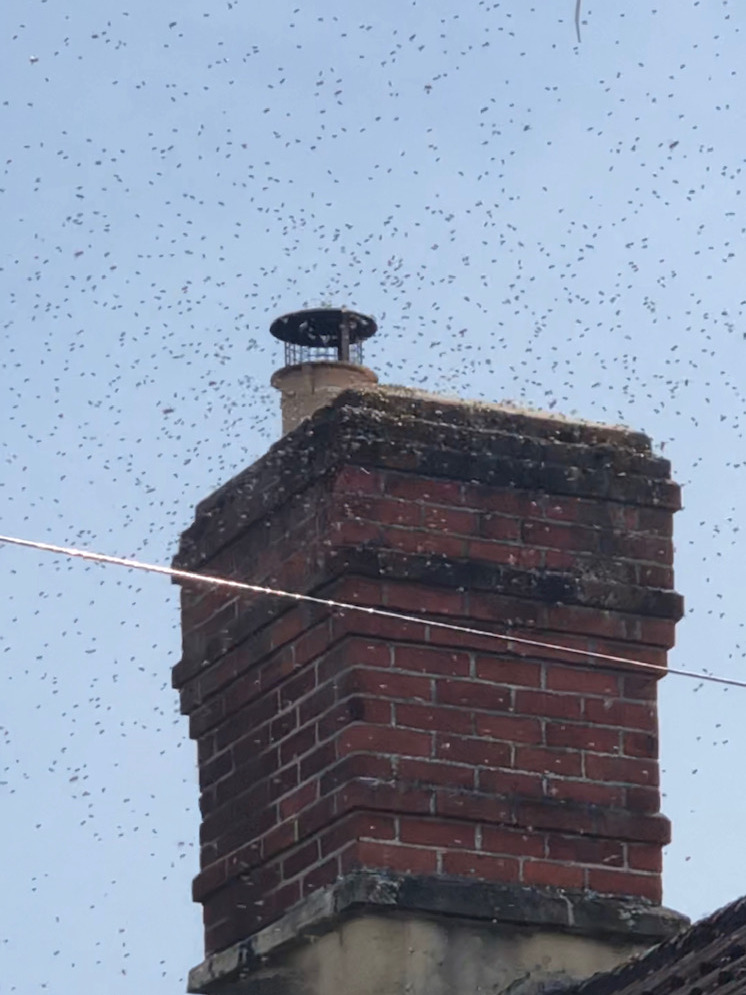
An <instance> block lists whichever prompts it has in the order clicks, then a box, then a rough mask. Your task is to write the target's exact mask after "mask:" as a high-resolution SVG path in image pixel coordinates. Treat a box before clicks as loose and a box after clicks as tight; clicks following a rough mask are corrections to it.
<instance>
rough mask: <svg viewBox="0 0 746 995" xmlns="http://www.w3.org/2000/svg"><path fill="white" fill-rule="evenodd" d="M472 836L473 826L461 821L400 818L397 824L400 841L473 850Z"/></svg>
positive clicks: (442, 847)
mask: <svg viewBox="0 0 746 995" xmlns="http://www.w3.org/2000/svg"><path fill="white" fill-rule="evenodd" d="M474 837H475V827H474V826H473V825H468V824H467V823H463V822H443V821H441V820H438V819H408V818H402V820H401V823H400V826H399V839H400V841H401V842H402V843H416V844H418V845H421V846H434V847H439V848H440V849H450V848H451V847H460V848H461V849H468V850H473V849H474V846H475V843H474Z"/></svg>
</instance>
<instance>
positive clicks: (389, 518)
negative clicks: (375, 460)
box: [336, 497, 422, 527]
mask: <svg viewBox="0 0 746 995" xmlns="http://www.w3.org/2000/svg"><path fill="white" fill-rule="evenodd" d="M336 507H337V508H338V509H339V513H340V514H341V516H342V517H344V518H354V519H363V520H365V521H369V522H378V523H379V524H380V525H405V526H411V527H417V526H419V525H420V524H421V523H422V506H421V505H419V504H415V503H413V502H412V501H396V500H394V499H392V498H388V497H365V498H343V499H341V500H340V501H338V502H337V505H336Z"/></svg>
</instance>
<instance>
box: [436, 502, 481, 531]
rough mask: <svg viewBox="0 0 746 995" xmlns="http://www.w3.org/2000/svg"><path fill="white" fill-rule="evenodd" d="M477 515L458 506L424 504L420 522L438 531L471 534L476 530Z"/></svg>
mask: <svg viewBox="0 0 746 995" xmlns="http://www.w3.org/2000/svg"><path fill="white" fill-rule="evenodd" d="M477 522H478V519H477V516H476V515H475V513H474V512H473V511H464V510H462V509H460V508H446V507H438V506H437V505H426V506H425V509H424V514H423V519H422V524H423V525H424V527H425V528H426V529H436V530H437V531H439V532H446V533H455V534H457V535H471V534H473V533H475V532H476V528H477Z"/></svg>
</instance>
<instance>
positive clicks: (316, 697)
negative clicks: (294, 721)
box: [292, 682, 337, 725]
mask: <svg viewBox="0 0 746 995" xmlns="http://www.w3.org/2000/svg"><path fill="white" fill-rule="evenodd" d="M336 698H337V693H336V687H335V686H334V684H332V683H331V682H328V683H326V684H324V686H323V687H320V688H318V690H316V691H314V693H313V694H311V695H309V696H308V697H307V698H306V699H305V700H304V701H302V702H301V703H300V704H299V705H298V708H297V709H296V710H294V711H293V713H292V714H293V715H295V716H297V718H298V719H299V720H300V723H301V725H305V724H306V723H307V722H309V721H310V720H311V719H313V718H316V716H318V715H321V714H322V713H323V712H326V711H327V709H329V708H331V707H332V705H333V704H334V703H335V701H336Z"/></svg>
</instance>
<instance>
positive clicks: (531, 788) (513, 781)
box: [477, 768, 544, 798]
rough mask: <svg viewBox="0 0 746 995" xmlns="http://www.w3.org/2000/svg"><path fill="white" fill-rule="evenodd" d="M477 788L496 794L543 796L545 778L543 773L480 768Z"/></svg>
mask: <svg viewBox="0 0 746 995" xmlns="http://www.w3.org/2000/svg"><path fill="white" fill-rule="evenodd" d="M477 788H478V790H479V791H486V792H489V793H491V794H494V795H501V796H505V795H508V796H511V795H520V796H522V797H526V798H542V797H543V795H544V778H543V776H542V775H541V774H525V773H523V772H521V771H511V770H496V769H490V768H480V769H479V770H478V771H477Z"/></svg>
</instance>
